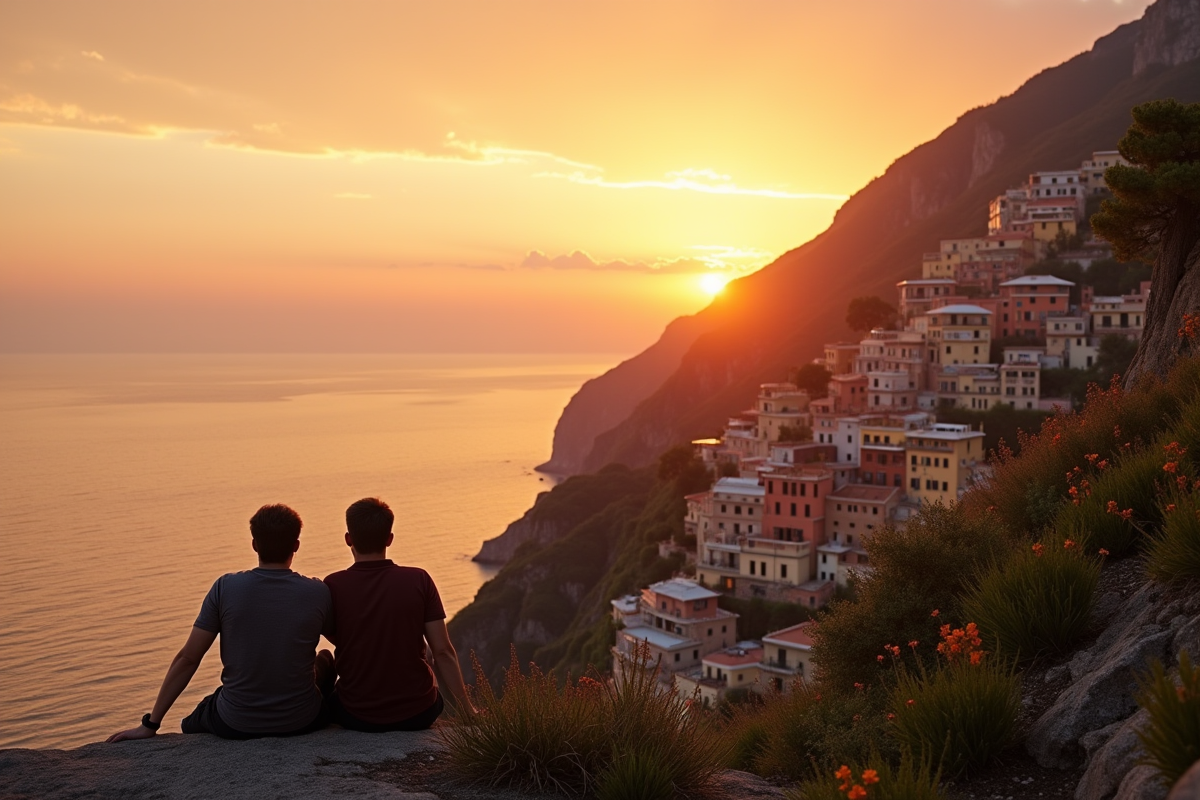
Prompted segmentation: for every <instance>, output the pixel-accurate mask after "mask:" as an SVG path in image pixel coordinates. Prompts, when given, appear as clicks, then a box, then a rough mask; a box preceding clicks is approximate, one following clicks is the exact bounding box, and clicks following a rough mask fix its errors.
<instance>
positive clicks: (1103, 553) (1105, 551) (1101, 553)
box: [1099, 547, 1108, 556]
mask: <svg viewBox="0 0 1200 800" xmlns="http://www.w3.org/2000/svg"><path fill="white" fill-rule="evenodd" d="M1099 552H1100V555H1102V556H1106V555H1108V551H1107V550H1105V549H1104V548H1103V547H1101V548H1100V551H1099Z"/></svg>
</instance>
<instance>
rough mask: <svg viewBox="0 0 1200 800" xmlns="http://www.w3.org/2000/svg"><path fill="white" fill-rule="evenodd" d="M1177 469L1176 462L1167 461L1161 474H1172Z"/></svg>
mask: <svg viewBox="0 0 1200 800" xmlns="http://www.w3.org/2000/svg"><path fill="white" fill-rule="evenodd" d="M1178 469H1179V462H1178V461H1168V462H1167V463H1165V464H1163V472H1170V473H1172V474H1174V473H1175V471H1176V470H1178Z"/></svg>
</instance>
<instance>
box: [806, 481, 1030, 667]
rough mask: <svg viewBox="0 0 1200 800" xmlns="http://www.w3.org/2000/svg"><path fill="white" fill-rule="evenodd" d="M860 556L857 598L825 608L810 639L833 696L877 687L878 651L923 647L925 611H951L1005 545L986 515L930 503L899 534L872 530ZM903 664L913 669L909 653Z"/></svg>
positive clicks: (1008, 548) (993, 521)
mask: <svg viewBox="0 0 1200 800" xmlns="http://www.w3.org/2000/svg"><path fill="white" fill-rule="evenodd" d="M866 549H867V553H868V555H869V557H870V563H871V571H870V572H869V573H867V574H865V575H862V576H861V577H860V578H859V580H858V583H857V587H856V589H857V599H856V600H854V601H835V602H834V603H831V604H830V608H829V610H828V611H827V612H826V613H825V614H824V615H823V616H822V617H821V618H820V619H821V621H820V624H819V625H817V627H816V629H815V630H814V632H813V638H814V641H815V644H814V647H813V661H814V662H815V664H816V666H817V669H818V672H819V673H820V676H821V677H820V680H821V682H822V683H823V684H827V685H829V686H831V687H833V688H837V689H839V690H848V689H849V688H850V686H851V684H853V683H862V684H871V683H877V682H878V681H879V680H880V670H879V665H878V663H877V662H876V656H878V655H879V654H880V653H882V652H883V647H884V645H886V644H902V643H904V642H907V641H910V640H913V639H917V640H920V641H928V639H929V632H930V631H929V626H930V618H929V615H930V612H932V611H933V610H934V609H940V610H941V611H943V612H945V611H948V610H949V609H952V608H954V607H955V606H956V605H957V602H958V597H959V596H961V595H962V594H964V593H965V592H966V591H967V589H968V588H969V587H971V586H973V585H974V581H975V580H976V576H977V575H978V574H979V572H980V571H981V570H983V569H984V568H985V567H986V566H987V565H988V564H991V563H995V562H997V561H1000V560H1002V559H1003V558H1004V557H1006V556H1007V554H1008V553H1010V552H1011V551H1012V545H1011V544H1010V543H1009V541H1008V539H1007V537H1006V535H1005V532H1004V530H1003V528H1002V526H1001V525H999V524H997V520H996V519H995V518H994V516H993V515H990V514H986V513H983V514H980V515H978V516H971V515H969V514H967V513H966V512H965V510H964V508H963V506H962V505H961V504H956V505H952V506H943V505H941V504H934V505H926V506H922V507H921V509H920V511H919V512H918V513H917V514H916V515H914V516H913V518H912V519H910V520H909V521H908V525H907V526H906V527H905V529H904V530H903V531H899V530H895V529H893V528H883V529H881V530H879V531H877V532H876V533H875V535H874V536H873V537H872V538H871V539H869V540H868V541H867V543H866ZM903 658H905V659H908V665H909V666H910V667H915V666H916V662H915V660H914V659H915V656H914V654H913V653H912V652H911V651H909V650H908V648H905V652H904V654H903Z"/></svg>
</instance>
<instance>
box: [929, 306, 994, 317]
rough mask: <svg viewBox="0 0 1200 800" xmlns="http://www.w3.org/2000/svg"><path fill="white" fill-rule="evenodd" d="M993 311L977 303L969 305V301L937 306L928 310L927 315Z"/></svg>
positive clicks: (987, 312)
mask: <svg viewBox="0 0 1200 800" xmlns="http://www.w3.org/2000/svg"><path fill="white" fill-rule="evenodd" d="M991 313H992V312H991V311H988V310H987V309H986V308H984V307H983V306H976V305H969V304H967V303H961V304H958V305H953V306H942V307H941V308H935V309H933V310H932V311H926V312H925V316H927V317H929V316H933V315H934V314H988V315H990V314H991Z"/></svg>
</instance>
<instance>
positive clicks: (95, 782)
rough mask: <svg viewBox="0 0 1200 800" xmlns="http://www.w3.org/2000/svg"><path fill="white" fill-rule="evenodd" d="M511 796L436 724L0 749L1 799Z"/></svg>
mask: <svg viewBox="0 0 1200 800" xmlns="http://www.w3.org/2000/svg"><path fill="white" fill-rule="evenodd" d="M718 783H719V785H718V786H716V787H714V793H713V794H712V797H714V798H716V797H720V798H727V799H728V800H750V798H772V800H782V798H783V793H782V792H781V791H780V790H778V789H776V788H775V787H773V786H770V785H769V784H767V783H766V782H765V781H762V780H761V779H759V778H757V777H755V776H753V775H749V774H747V773H743V772H727V773H725V774H724V775H723V776H722V777H721V779H720V781H719V782H718ZM335 796H347V797H355V798H364V799H365V800H374V799H375V798H380V799H382V798H387V799H388V800H399V799H400V798H411V800H418V799H419V800H481V799H482V798H496V799H497V800H515V799H516V798H521V797H528V796H529V795H528V794H525V793H517V792H507V791H500V790H496V789H492V788H490V787H487V786H479V785H473V784H469V783H465V782H463V781H461V780H456V778H455V776H454V774H453V771H452V770H451V769H450V768H449V765H448V763H447V762H446V760H445V753H444V751H443V749H442V746H441V744H440V742H439V741H438V738H437V734H436V732H434V731H421V732H418V733H381V734H366V733H355V732H354V731H346V730H341V729H339V728H330V729H327V730H324V731H319V732H317V733H314V734H310V735H308V736H300V737H296V738H294V739H255V740H251V741H248V742H230V741H225V740H222V739H218V738H216V737H215V736H207V735H193V736H184V735H183V734H160V735H159V736H156V737H155V738H154V739H152V740H149V741H141V742H121V743H119V744H89V745H85V746H84V747H80V748H78V749H76V750H0V799H2V800H24V798H63V799H66V798H84V797H86V798H89V799H96V800H107V799H108V798H129V797H146V798H172V799H174V798H179V800H184V799H185V798H197V799H199V798H203V799H204V800H208V799H209V798H221V800H238V798H255V800H259V799H260V798H276V797H278V798H325V797H335Z"/></svg>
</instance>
